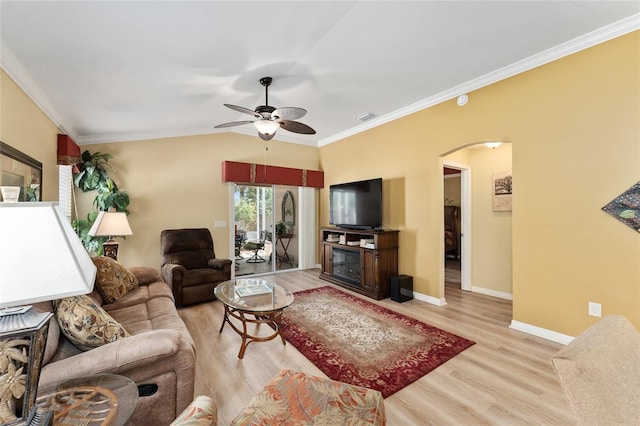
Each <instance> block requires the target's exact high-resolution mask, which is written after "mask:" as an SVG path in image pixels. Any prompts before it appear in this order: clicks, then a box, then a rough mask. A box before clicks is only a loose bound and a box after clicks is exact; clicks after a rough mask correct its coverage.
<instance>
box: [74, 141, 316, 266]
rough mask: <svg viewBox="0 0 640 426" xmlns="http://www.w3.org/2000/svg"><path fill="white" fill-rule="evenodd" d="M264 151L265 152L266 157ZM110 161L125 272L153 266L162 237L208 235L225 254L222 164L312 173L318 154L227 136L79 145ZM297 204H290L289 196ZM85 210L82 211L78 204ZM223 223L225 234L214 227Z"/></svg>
mask: <svg viewBox="0 0 640 426" xmlns="http://www.w3.org/2000/svg"><path fill="white" fill-rule="evenodd" d="M267 147H268V151H267V150H266V149H265V148H267ZM82 148H83V149H88V150H89V151H90V152H96V151H98V152H107V153H110V154H112V155H113V159H111V160H109V164H111V165H112V166H113V167H114V172H113V173H110V175H111V176H112V177H113V179H114V180H115V181H116V183H117V184H118V186H119V187H120V189H122V190H125V191H127V192H128V194H129V197H130V199H131V204H130V205H129V212H130V215H129V223H130V224H131V228H132V230H133V235H132V236H130V237H127V238H126V240H124V241H121V243H120V249H119V252H118V259H119V260H120V261H122V262H123V263H125V264H127V265H147V266H153V267H159V266H160V260H161V254H160V232H161V231H162V230H163V229H172V228H187V227H204V228H209V229H210V230H211V233H212V236H213V240H214V243H215V249H216V255H217V256H218V257H223V258H230V259H233V257H234V256H233V254H234V253H232V252H230V251H229V244H230V243H229V226H233V217H230V206H229V185H230V184H227V183H222V181H221V176H222V172H221V163H222V161H224V160H229V161H241V162H247V163H258V164H265V163H266V164H269V165H277V166H284V167H296V168H303V169H313V170H318V161H319V160H318V149H317V148H315V147H309V146H304V145H298V144H291V143H285V142H280V141H276V140H271V141H269V142H267V143H265V142H264V141H262V140H261V139H259V138H258V137H251V136H245V135H238V134H233V133H227V134H215V135H202V136H186V137H178V138H167V139H157V140H143V141H132V142H119V143H108V144H100V145H86V146H83V147H82ZM296 201H298V200H297V196H296ZM85 205H86V203H85ZM216 220H224V221H226V223H227V227H224V228H217V227H214V222H215V221H216Z"/></svg>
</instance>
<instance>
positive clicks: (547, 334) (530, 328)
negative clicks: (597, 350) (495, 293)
mask: <svg viewBox="0 0 640 426" xmlns="http://www.w3.org/2000/svg"><path fill="white" fill-rule="evenodd" d="M509 328H511V329H513V330H517V331H522V332H523V333H527V334H532V335H534V336H537V337H542V338H543V339H547V340H551V341H552V342H556V343H562V344H563V345H567V344H569V343H571V341H572V340H573V339H574V337H572V336H568V335H566V334H562V333H558V332H557V331H552V330H547V329H546V328H542V327H537V326H535V325H531V324H527V323H524V322H520V321H516V320H511V325H510V326H509Z"/></svg>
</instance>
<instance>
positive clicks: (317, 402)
mask: <svg viewBox="0 0 640 426" xmlns="http://www.w3.org/2000/svg"><path fill="white" fill-rule="evenodd" d="M385 423H386V416H385V412H384V400H383V398H382V394H381V393H380V392H379V391H376V390H373V389H367V388H364V387H361V386H353V385H349V384H346V383H342V382H337V381H335V380H329V379H324V378H320V377H314V376H308V375H306V374H304V373H301V372H299V371H292V370H283V371H281V372H280V374H278V375H277V376H276V377H275V378H274V379H273V380H272V381H271V382H270V383H269V384H267V385H266V386H265V388H264V389H263V390H262V391H261V392H260V393H258V394H257V395H255V396H254V397H253V399H252V400H251V401H250V402H249V405H247V406H246V407H245V408H244V409H243V410H242V412H241V413H240V414H239V415H237V416H236V417H235V418H234V419H233V420H232V421H231V424H232V425H293V424H295V425H314V424H318V425H320V424H322V425H330V424H331V425H342V424H349V425H384V424H385Z"/></svg>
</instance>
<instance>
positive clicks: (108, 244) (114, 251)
mask: <svg viewBox="0 0 640 426" xmlns="http://www.w3.org/2000/svg"><path fill="white" fill-rule="evenodd" d="M89 235H91V236H92V237H109V239H108V240H107V241H105V243H104V244H102V250H103V251H104V255H105V256H109V257H110V258H112V259H113V260H118V245H119V244H118V242H117V241H116V240H114V239H113V238H114V237H120V236H124V235H133V232H132V231H131V227H130V226H129V221H128V220H127V214H126V213H125V212H117V211H115V210H113V209H110V210H109V211H107V212H100V213H98V217H97V218H96V221H95V222H93V226H92V227H91V229H90V230H89Z"/></svg>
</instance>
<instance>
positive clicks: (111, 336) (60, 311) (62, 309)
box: [55, 294, 129, 351]
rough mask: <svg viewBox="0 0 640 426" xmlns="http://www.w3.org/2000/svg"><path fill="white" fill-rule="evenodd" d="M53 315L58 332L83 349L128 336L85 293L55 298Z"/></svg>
mask: <svg viewBox="0 0 640 426" xmlns="http://www.w3.org/2000/svg"><path fill="white" fill-rule="evenodd" d="M55 315H56V320H58V325H59V326H60V330H61V331H62V334H64V335H65V336H66V337H67V339H69V340H70V341H71V343H73V344H74V345H75V346H76V347H78V349H81V350H83V351H88V350H90V349H93V348H97V347H98V346H102V345H105V344H107V343H111V342H115V341H116V340H118V339H121V338H123V337H128V336H129V333H127V330H125V329H124V328H123V327H122V326H121V325H120V324H119V323H118V322H117V321H116V320H114V319H113V317H111V315H109V314H108V313H107V312H106V311H105V310H104V309H102V308H101V307H100V306H98V305H96V304H95V302H93V300H91V298H90V297H89V296H87V295H85V294H83V295H80V296H72V297H67V298H64V299H60V300H58V301H57V303H56V312H55Z"/></svg>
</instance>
